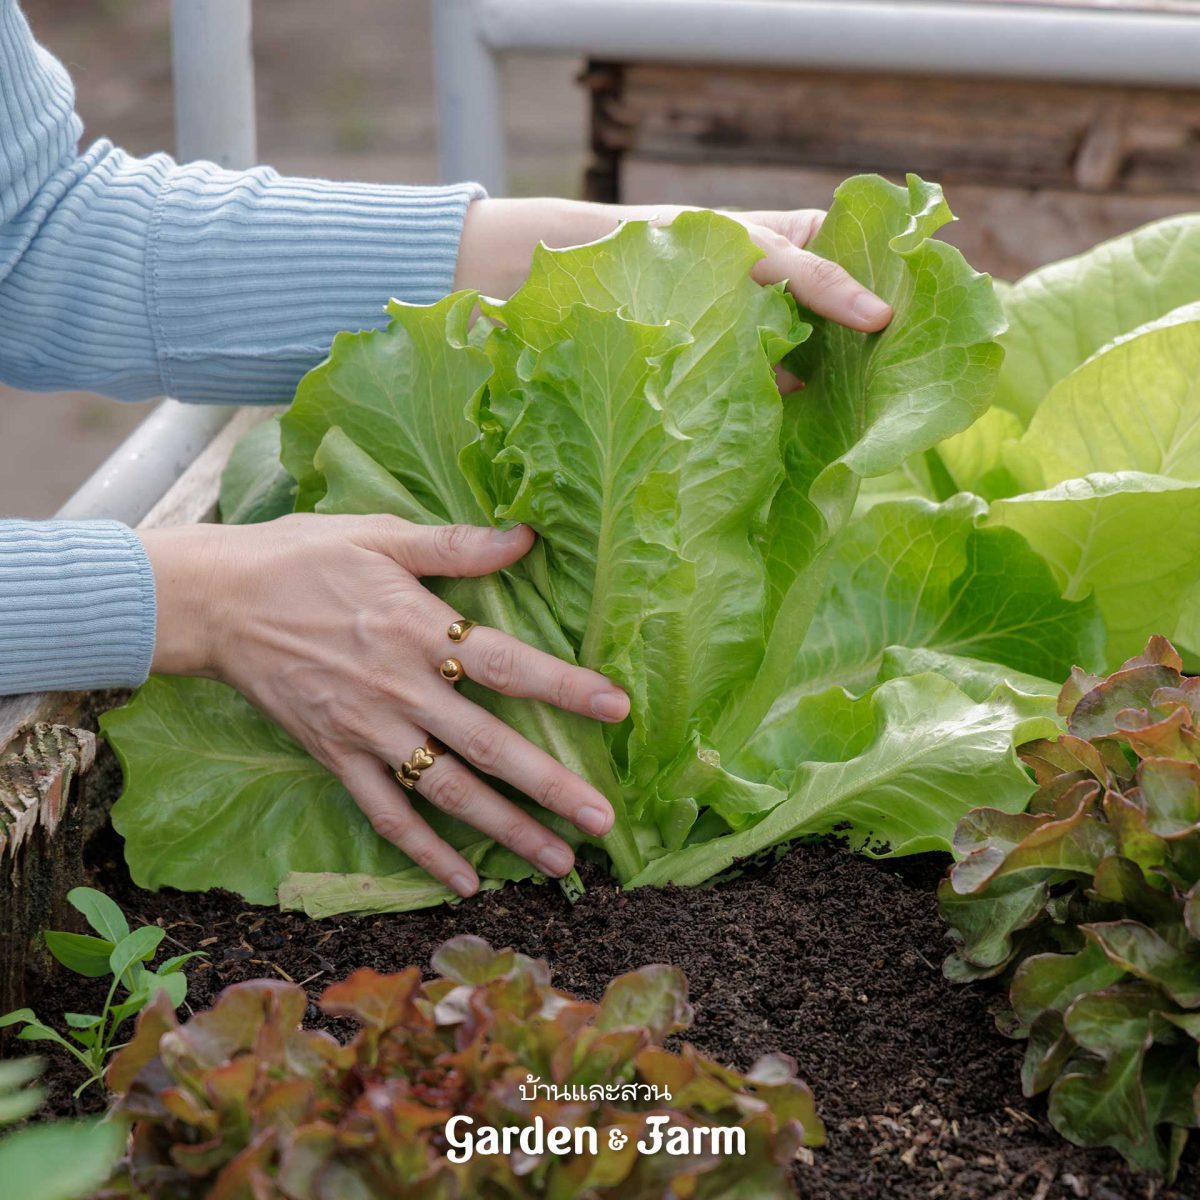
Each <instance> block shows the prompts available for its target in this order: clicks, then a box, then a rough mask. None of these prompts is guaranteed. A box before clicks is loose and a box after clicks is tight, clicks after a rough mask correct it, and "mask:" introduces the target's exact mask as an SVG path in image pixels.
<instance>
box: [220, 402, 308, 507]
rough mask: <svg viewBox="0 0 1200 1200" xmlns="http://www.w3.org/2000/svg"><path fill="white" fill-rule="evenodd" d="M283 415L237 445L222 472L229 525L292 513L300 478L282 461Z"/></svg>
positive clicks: (264, 423)
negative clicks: (285, 466) (280, 426)
mask: <svg viewBox="0 0 1200 1200" xmlns="http://www.w3.org/2000/svg"><path fill="white" fill-rule="evenodd" d="M279 437H280V435H279V418H278V417H269V418H268V419H267V420H265V421H263V422H262V423H261V424H258V425H255V426H254V428H253V429H251V430H250V432H249V433H247V434H246V435H245V436H244V437H243V438H242V439H241V440H240V441H239V442H238V444H237V445H236V446H234V448H233V453H232V454H231V455H230V456H229V462H228V463H226V465H225V470H224V472H223V473H222V475H221V495H220V503H219V507H220V512H221V520H222V521H223V522H224V523H225V524H226V525H254V524H256V523H258V522H259V521H273V520H274V519H275V518H276V517H282V516H283V515H284V514H285V513H290V512H291V511H292V509H293V508H294V506H295V503H296V481H295V480H294V479H293V478H292V477H291V476H290V475H289V474H288V473H287V472H286V471H285V470H284V469H283V467H282V466H281V465H280V462H279Z"/></svg>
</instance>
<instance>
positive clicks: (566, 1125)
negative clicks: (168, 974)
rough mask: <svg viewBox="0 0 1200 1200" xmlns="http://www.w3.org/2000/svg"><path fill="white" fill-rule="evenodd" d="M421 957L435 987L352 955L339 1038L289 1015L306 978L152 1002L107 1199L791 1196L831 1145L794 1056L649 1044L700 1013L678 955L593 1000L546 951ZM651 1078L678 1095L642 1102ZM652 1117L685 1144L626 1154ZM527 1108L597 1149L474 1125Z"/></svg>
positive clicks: (133, 1066)
mask: <svg viewBox="0 0 1200 1200" xmlns="http://www.w3.org/2000/svg"><path fill="white" fill-rule="evenodd" d="M433 967H434V969H435V970H436V971H438V972H439V973H440V976H441V977H440V978H437V979H434V980H433V981H432V982H426V983H422V981H421V974H420V971H419V970H418V969H417V968H416V967H410V968H408V969H407V970H405V971H402V972H400V973H399V974H396V975H380V974H377V973H376V972H375V971H373V970H370V969H367V968H364V969H361V970H359V971H356V972H355V973H354V974H353V975H351V976H350V978H349V979H347V980H345V981H344V982H342V983H338V984H334V985H333V986H332V987H330V988H328V989H327V990H326V991H325V993H324V995H323V996H322V998H321V1001H320V1005H321V1009H322V1010H323V1011H324V1013H325V1014H326V1015H327V1016H330V1017H338V1018H341V1017H345V1018H350V1019H352V1020H354V1021H357V1022H358V1023H359V1025H360V1026H361V1028H360V1029H359V1031H358V1033H357V1034H356V1035H355V1036H354V1038H353V1039H352V1040H351V1041H350V1042H349V1043H348V1044H346V1045H341V1044H339V1043H338V1042H337V1041H336V1040H335V1039H334V1038H333V1037H332V1036H331V1035H330V1034H328V1033H326V1032H321V1031H316V1030H308V1029H302V1028H301V1026H300V1021H301V1018H302V1017H303V1015H304V1012H305V1007H306V1003H307V1001H306V998H305V994H304V992H303V991H302V990H301V989H300V988H299V987H296V986H293V985H289V984H284V983H281V982H277V981H274V980H259V981H254V982H251V983H244V984H238V985H236V986H234V987H231V988H228V989H227V990H226V991H225V992H224V993H222V995H221V997H220V998H219V999H218V1000H217V1002H216V1004H215V1005H214V1006H213V1008H212V1009H210V1010H208V1011H206V1012H202V1013H200V1014H198V1015H197V1016H195V1017H193V1018H192V1019H191V1020H190V1021H188V1022H186V1023H185V1024H180V1023H179V1022H178V1020H177V1019H176V1016H175V1014H174V1012H173V1011H172V1010H171V1007H170V1005H169V1003H167V1002H164V1001H162V1000H156V1001H155V1003H154V1004H153V1005H152V1006H151V1007H149V1008H148V1009H147V1010H146V1012H145V1013H144V1014H143V1016H142V1017H141V1019H140V1021H139V1024H138V1029H137V1033H136V1035H135V1037H134V1039H133V1041H132V1042H131V1043H130V1044H129V1046H128V1047H126V1049H125V1050H123V1051H122V1052H121V1054H120V1055H119V1056H118V1057H117V1058H116V1059H115V1060H114V1062H113V1064H112V1067H111V1069H110V1071H109V1075H108V1080H109V1084H110V1085H111V1087H112V1088H113V1090H114V1091H115V1092H116V1093H117V1094H118V1096H119V1099H118V1103H117V1111H118V1113H120V1114H124V1115H125V1116H127V1117H129V1118H131V1119H132V1120H133V1122H134V1124H133V1137H132V1143H131V1147H132V1148H131V1152H130V1155H129V1158H128V1160H127V1162H126V1163H125V1164H124V1166H123V1167H122V1170H121V1173H120V1174H119V1176H118V1178H117V1179H116V1180H115V1181H114V1182H113V1183H112V1184H111V1185H110V1186H109V1188H108V1189H107V1190H106V1191H105V1192H104V1193H103V1195H104V1196H105V1197H108V1198H115V1197H131V1196H137V1197H153V1198H162V1200H166V1198H170V1200H191V1198H192V1197H195V1198H197V1200H198V1198H199V1197H213V1198H220V1200H234V1198H238V1200H241V1198H246V1200H264V1198H266V1197H272V1198H274V1197H285V1198H287V1200H334V1198H337V1200H347V1198H349V1197H354V1198H355V1200H360V1198H361V1200H368V1198H376V1197H378V1198H380V1200H382V1198H383V1197H388V1198H389V1200H396V1198H408V1197H413V1198H417V1197H420V1198H421V1200H455V1198H458V1197H463V1198H466V1197H481V1196H487V1197H532V1196H538V1197H559V1198H562V1200H567V1198H570V1197H576V1196H585V1195H586V1196H589V1197H598V1198H599V1197H617V1196H619V1197H622V1200H638V1198H640V1197H644V1198H647V1200H648V1198H650V1197H662V1198H664V1200H665V1198H666V1197H668V1196H670V1197H676V1196H688V1197H695V1198H696V1200H702V1198H704V1197H718V1196H719V1197H724V1198H727V1200H732V1198H735V1197H751V1196H753V1197H758V1198H761V1197H766V1198H771V1197H786V1196H791V1195H793V1192H792V1189H791V1185H790V1183H789V1174H788V1167H789V1164H790V1163H791V1161H792V1160H793V1158H794V1157H795V1155H796V1152H797V1150H798V1149H799V1148H800V1147H801V1146H805V1145H808V1146H813V1145H818V1144H820V1143H821V1142H822V1141H823V1129H822V1126H821V1122H820V1119H819V1118H818V1117H817V1115H816V1111H815V1109H814V1106H813V1099H812V1095H811V1093H810V1092H809V1090H808V1088H807V1087H806V1086H805V1085H804V1084H803V1083H801V1082H800V1081H799V1080H798V1079H797V1078H796V1076H795V1073H794V1064H793V1063H792V1061H791V1060H790V1059H787V1058H785V1057H783V1056H781V1055H768V1056H766V1057H764V1058H762V1059H760V1060H759V1061H758V1062H757V1063H756V1064H755V1065H754V1067H753V1068H752V1070H751V1071H750V1072H749V1073H748V1074H746V1075H741V1074H739V1073H738V1072H736V1071H733V1070H730V1069H727V1068H725V1067H722V1066H720V1065H718V1064H717V1063H715V1062H712V1061H711V1060H709V1059H707V1058H705V1057H704V1056H703V1055H701V1054H699V1053H698V1052H697V1051H695V1050H694V1049H693V1048H692V1047H691V1046H689V1045H686V1044H685V1045H683V1046H682V1047H681V1048H680V1050H679V1051H678V1052H675V1051H671V1050H667V1049H665V1048H664V1047H663V1046H662V1042H663V1040H664V1038H666V1037H668V1036H669V1035H671V1034H674V1033H677V1032H679V1031H680V1030H683V1029H685V1028H686V1027H687V1026H688V1024H689V1022H690V1020H691V1016H692V1010H691V1007H690V1006H689V1004H688V1002H687V984H686V980H685V979H684V977H683V975H682V973H681V972H680V971H678V970H677V969H675V968H673V967H668V966H661V965H660V966H649V967H644V968H642V969H641V970H640V971H635V972H632V973H631V974H628V975H623V976H621V977H620V978H618V979H616V980H614V981H613V982H612V983H611V984H610V985H609V987H608V990H607V991H606V992H605V995H604V997H603V999H602V1000H601V1001H600V1002H599V1003H598V1004H591V1003H587V1002H584V1001H581V1000H577V999H575V998H574V997H572V996H569V995H567V994H566V993H564V992H560V991H557V990H555V989H554V988H552V987H551V986H550V975H549V970H548V968H547V966H546V964H545V963H544V962H541V961H535V960H533V959H529V958H526V957H525V956H524V955H521V954H517V953H515V952H514V951H512V950H501V951H495V950H493V949H492V948H491V947H490V946H489V945H488V944H487V943H486V942H484V941H482V940H481V939H479V938H476V937H459V938H455V939H453V940H452V941H450V942H447V943H446V944H445V945H444V946H443V947H442V948H441V949H440V950H439V951H438V952H437V953H436V954H435V955H434V958H433ZM654 1088H657V1089H658V1090H659V1093H660V1094H663V1093H666V1092H669V1093H670V1095H671V1097H672V1098H671V1099H670V1100H669V1101H665V1100H664V1101H663V1102H661V1103H655V1102H654V1101H653V1099H652V1097H651V1096H650V1094H649V1093H650V1092H651V1089H654ZM563 1096H565V1097H566V1099H563V1098H562V1097H563ZM526 1097H534V1098H532V1099H529V1098H526ZM456 1115H457V1117H458V1120H457V1122H456V1123H455V1125H456V1128H453V1129H452V1130H448V1129H447V1122H448V1121H450V1120H451V1119H452V1118H453V1117H455V1116H456ZM664 1117H665V1118H667V1119H668V1122H669V1125H670V1126H671V1127H676V1128H680V1129H683V1130H685V1131H686V1133H685V1134H684V1135H683V1136H684V1137H686V1138H687V1139H688V1141H689V1147H688V1152H687V1153H683V1154H669V1153H665V1152H661V1151H660V1152H657V1153H642V1152H640V1151H639V1149H638V1142H639V1141H640V1140H642V1139H644V1138H647V1137H652V1136H653V1133H652V1131H653V1130H654V1128H655V1126H656V1125H658V1126H660V1127H663V1128H665V1127H666V1125H667V1124H668V1122H664V1121H661V1120H656V1118H664ZM465 1118H469V1119H470V1120H469V1121H467V1120H465ZM539 1122H540V1123H541V1125H542V1128H543V1129H544V1130H546V1131H549V1130H550V1129H553V1128H558V1127H561V1128H563V1129H565V1130H567V1131H569V1133H568V1135H565V1136H570V1137H571V1138H572V1142H573V1141H574V1138H575V1136H576V1133H575V1131H578V1130H588V1129H593V1130H595V1138H596V1144H597V1147H598V1151H597V1152H596V1153H594V1154H593V1153H591V1152H590V1151H589V1152H584V1153H572V1152H567V1153H553V1152H542V1151H539V1150H537V1149H536V1148H535V1149H534V1150H532V1152H530V1151H529V1148H528V1147H526V1148H525V1149H522V1148H521V1147H520V1146H519V1145H514V1146H513V1147H512V1149H511V1150H510V1151H509V1152H508V1153H488V1152H487V1150H488V1147H487V1146H486V1144H485V1141H484V1137H485V1133H484V1130H485V1127H492V1128H494V1129H497V1130H503V1129H505V1128H515V1129H517V1130H520V1129H521V1128H523V1127H530V1128H536V1127H537V1125H538V1123H539ZM713 1128H716V1129H721V1130H726V1131H731V1132H732V1133H733V1134H734V1135H736V1136H737V1137H739V1138H744V1140H745V1154H744V1155H741V1154H736V1153H735V1154H729V1153H724V1154H722V1153H714V1152H713V1151H712V1149H711V1146H710V1145H709V1141H710V1140H711V1139H705V1138H704V1137H703V1134H702V1140H704V1142H705V1144H704V1145H702V1146H700V1147H699V1149H696V1148H695V1147H694V1146H693V1145H692V1143H691V1137H692V1134H693V1133H694V1132H695V1131H697V1130H701V1131H707V1130H709V1129H713ZM737 1131H741V1132H740V1133H737ZM468 1133H470V1134H473V1135H474V1136H476V1137H477V1138H478V1140H477V1141H476V1143H475V1153H474V1154H473V1155H472V1156H470V1157H466V1156H465V1153H464V1151H465V1147H466V1145H467V1136H466V1135H467V1134H468ZM614 1134H615V1135H617V1136H613V1135H614ZM546 1136H547V1139H548V1138H549V1133H548V1132H547V1134H546ZM580 1136H585V1135H580ZM724 1136H729V1134H726V1135H724ZM572 1148H573V1147H572ZM456 1159H457V1160H458V1161H456Z"/></svg>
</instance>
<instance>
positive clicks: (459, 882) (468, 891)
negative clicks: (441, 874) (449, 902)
mask: <svg viewBox="0 0 1200 1200" xmlns="http://www.w3.org/2000/svg"><path fill="white" fill-rule="evenodd" d="M450 886H451V887H452V888H453V889H454V890H455V891H456V892H457V893H458V894H459V895H460V896H473V895H475V892H476V890H477V889H478V888H479V883H478V882H477V880H476V879H475V876H474V875H467V874H459V875H451V876H450Z"/></svg>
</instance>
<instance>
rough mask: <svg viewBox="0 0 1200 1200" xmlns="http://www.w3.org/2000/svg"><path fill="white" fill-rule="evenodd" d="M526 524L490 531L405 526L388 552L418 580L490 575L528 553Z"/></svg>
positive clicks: (530, 540) (475, 527) (466, 527)
mask: <svg viewBox="0 0 1200 1200" xmlns="http://www.w3.org/2000/svg"><path fill="white" fill-rule="evenodd" d="M533 540H534V533H533V530H532V529H530V528H529V526H528V525H517V526H515V527H514V528H512V529H489V528H486V527H481V526H478V525H406V526H405V527H404V529H403V530H401V531H400V536H399V538H398V539H397V540H396V541H395V542H394V543H393V545H392V547H391V549H390V550H389V553H390V554H391V555H392V557H393V558H394V559H395V560H396V561H397V562H398V563H399V564H400V565H401V566H402V567H405V568H407V569H408V570H409V571H411V572H412V573H413V574H414V575H416V576H417V577H418V578H420V577H423V576H426V575H442V576H449V577H454V578H458V577H460V576H468V575H490V574H491V573H492V572H493V571H499V570H500V569H501V568H503V567H508V566H511V565H512V564H513V563H515V562H516V561H517V559H519V558H522V557H523V556H524V555H526V554H528V553H529V549H530V547H531V546H532V545H533Z"/></svg>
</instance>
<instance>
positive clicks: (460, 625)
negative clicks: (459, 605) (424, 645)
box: [446, 617, 475, 642]
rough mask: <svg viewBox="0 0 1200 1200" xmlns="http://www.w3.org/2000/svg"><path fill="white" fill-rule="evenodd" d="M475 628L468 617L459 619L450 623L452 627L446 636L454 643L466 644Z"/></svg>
mask: <svg viewBox="0 0 1200 1200" xmlns="http://www.w3.org/2000/svg"><path fill="white" fill-rule="evenodd" d="M474 628H475V622H474V621H469V620H467V618H466V617H459V618H458V620H457V621H451V622H450V627H449V628H448V629H447V630H446V636H447V637H448V638H449V639H450V640H451V641H452V642H465V641H466V640H467V634H469V633H470V632H471V630H472V629H474Z"/></svg>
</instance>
